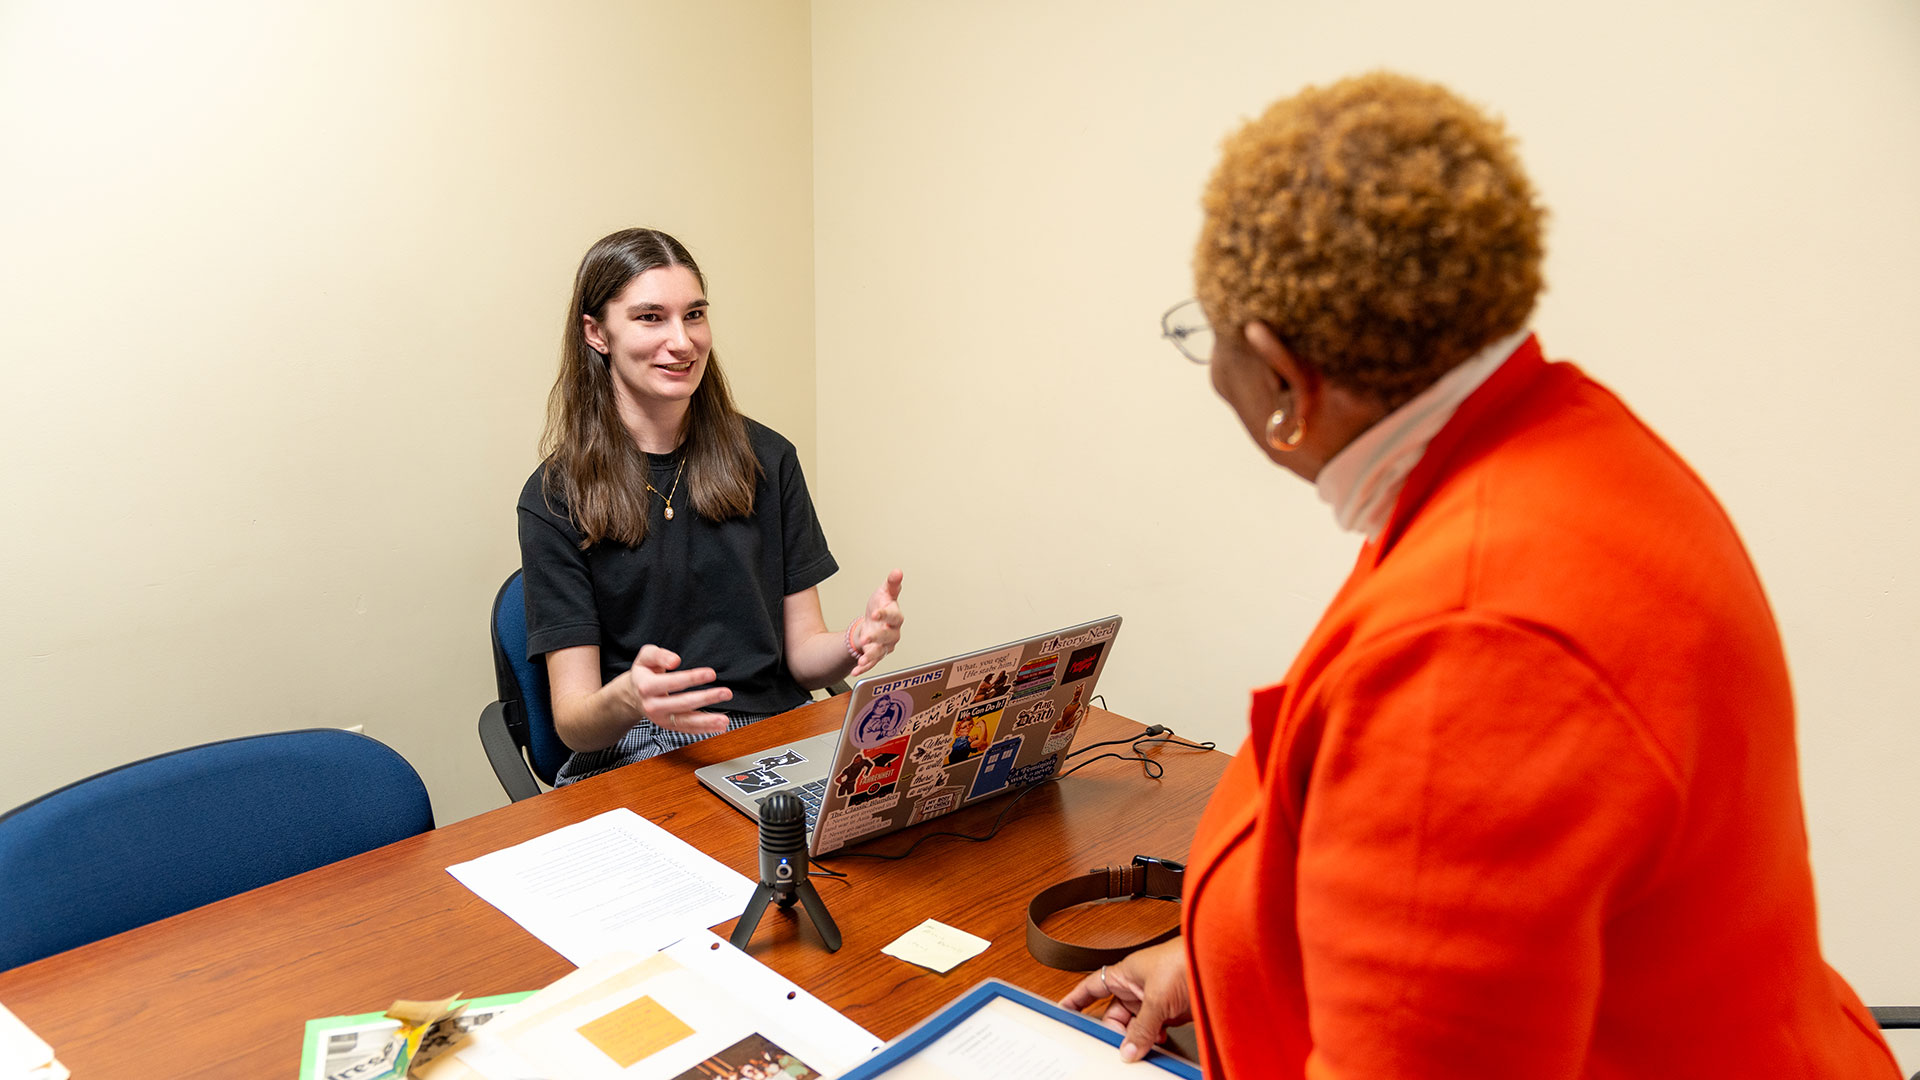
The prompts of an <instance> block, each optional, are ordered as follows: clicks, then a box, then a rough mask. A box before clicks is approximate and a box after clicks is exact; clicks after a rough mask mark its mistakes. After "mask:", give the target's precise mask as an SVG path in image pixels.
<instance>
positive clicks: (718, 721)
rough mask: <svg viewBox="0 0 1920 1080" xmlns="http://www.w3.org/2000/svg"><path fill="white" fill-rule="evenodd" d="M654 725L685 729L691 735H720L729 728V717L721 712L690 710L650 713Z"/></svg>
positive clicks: (668, 728) (672, 729) (673, 729)
mask: <svg viewBox="0 0 1920 1080" xmlns="http://www.w3.org/2000/svg"><path fill="white" fill-rule="evenodd" d="M647 719H649V720H651V721H653V726H654V727H659V728H666V729H667V730H668V731H684V732H686V733H687V734H689V735H718V734H720V733H721V732H723V731H725V730H727V723H728V721H727V718H726V717H725V716H724V715H722V714H720V713H710V712H690V713H661V714H658V715H651V714H650V715H649V716H648V717H647Z"/></svg>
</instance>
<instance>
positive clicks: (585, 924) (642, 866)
mask: <svg viewBox="0 0 1920 1080" xmlns="http://www.w3.org/2000/svg"><path fill="white" fill-rule="evenodd" d="M447 873H449V874H452V875H453V876H454V877H455V878H456V879H457V880H458V881H459V882H460V883H461V884H462V885H465V886H466V887H467V888H469V889H472V890H473V891H474V893H475V894H476V895H478V896H479V897H480V898H481V899H482V900H485V901H486V902H487V903H489V904H492V905H493V906H494V907H497V908H499V909H500V910H501V911H502V912H503V913H505V914H506V915H507V917H508V918H511V919H512V920H513V921H514V922H517V923H519V924H520V925H521V926H522V927H525V928H526V930H527V932H528V933H530V934H532V935H533V936H534V937H537V938H539V939H540V940H541V941H544V942H546V943H547V945H549V946H550V947H552V949H553V951H555V952H557V953H559V954H560V955H561V956H564V957H566V958H567V959H568V960H571V961H572V962H573V963H574V964H576V965H581V966H584V965H586V964H589V963H592V962H593V961H594V960H596V959H598V958H599V957H601V956H605V955H607V954H608V953H611V952H615V951H619V950H628V951H632V952H639V953H646V952H653V951H655V950H657V949H659V948H661V947H662V946H664V945H667V944H668V943H670V942H673V941H675V940H678V939H679V938H682V937H685V936H686V935H687V934H688V933H690V932H692V931H695V930H702V929H705V928H707V927H711V926H713V925H715V924H717V923H723V922H726V921H727V920H728V919H732V918H736V917H738V916H739V914H740V913H741V912H742V911H744V910H745V909H746V906H747V900H748V899H749V898H750V897H751V896H752V895H753V888H754V883H753V882H751V881H749V880H747V878H746V877H744V876H742V875H741V874H738V873H736V872H734V871H733V870H730V869H728V868H727V867H726V866H724V865H722V864H720V863H719V862H717V861H715V860H714V859H713V858H712V857H711V856H709V855H707V854H706V853H705V852H703V851H701V850H699V849H698V848H695V847H694V846H693V845H691V844H689V843H687V842H686V841H684V840H682V839H680V838H679V837H677V836H674V835H673V834H672V833H669V832H668V831H666V830H665V829H662V828H661V827H660V826H658V825H655V824H654V823H653V822H651V821H648V820H647V819H645V818H643V817H641V816H640V815H638V814H636V813H634V812H633V811H631V810H628V809H625V808H622V809H619V810H609V811H607V812H606V813H604V814H601V815H599V816H598V817H592V818H588V819H587V820H586V821H582V822H579V823H577V824H573V825H567V826H564V827H562V828H558V829H555V830H554V831H552V832H550V833H548V834H546V835H545V836H541V837H537V838H535V839H532V840H528V841H527V842H525V843H523V844H516V845H514V846H513V847H510V848H504V849H502V850H500V851H496V852H494V853H492V854H491V855H482V856H481V857H480V858H478V859H474V860H473V861H472V862H464V863H460V864H458V865H455V866H449V867H447Z"/></svg>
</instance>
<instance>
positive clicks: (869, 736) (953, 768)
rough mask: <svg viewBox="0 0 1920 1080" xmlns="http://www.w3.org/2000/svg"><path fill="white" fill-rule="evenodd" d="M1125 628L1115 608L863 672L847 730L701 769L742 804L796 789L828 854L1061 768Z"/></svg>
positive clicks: (813, 840)
mask: <svg viewBox="0 0 1920 1080" xmlns="http://www.w3.org/2000/svg"><path fill="white" fill-rule="evenodd" d="M1119 631H1120V617H1119V616H1117V615H1115V616H1111V617H1109V618H1105V619H1099V620H1096V621H1094V622H1090V623H1082V624H1081V625H1079V626H1070V627H1067V628H1066V629H1064V630H1055V631H1053V632H1051V633H1046V634H1036V635H1034V636H1033V637H1029V638H1022V639H1021V640H1019V641H1014V642H1009V643H1008V644H1005V645H996V646H994V647H993V648H991V649H981V650H979V651H978V652H970V653H966V654H964V655H962V656H953V657H949V658H947V659H945V660H941V661H939V662H938V663H932V664H922V665H920V666H919V667H914V668H908V669H906V670H904V671H895V672H891V673H889V674H886V675H878V676H870V677H868V678H865V679H862V680H860V682H859V683H858V684H857V685H855V686H854V688H853V694H852V697H851V699H850V700H849V701H848V703H847V716H846V719H845V720H843V721H842V722H841V724H840V730H839V731H837V732H830V733H828V734H825V735H816V736H814V737H813V738H810V739H802V740H800V741H798V742H794V743H783V744H779V745H776V746H770V747H768V748H766V749H765V750H761V751H758V752H756V753H752V754H746V755H743V756H741V757H737V758H733V759H731V760H728V761H722V762H718V763H716V764H713V765H708V766H706V767H705V768H701V769H697V770H695V771H694V775H695V776H697V777H699V778H700V782H701V783H703V784H705V785H706V786H707V787H709V788H711V789H712V790H713V791H715V792H717V793H718V794H719V795H720V796H721V797H722V798H724V799H726V800H727V801H728V802H730V803H732V804H733V805H734V806H735V807H736V808H738V809H739V810H740V811H741V812H742V813H744V814H746V815H748V816H749V817H753V818H755V819H756V820H757V819H758V818H759V807H758V805H757V804H758V803H759V801H760V800H762V799H764V798H766V797H767V796H769V795H772V794H773V793H774V792H776V791H792V792H794V793H795V794H796V795H798V796H800V799H801V802H803V803H804V804H805V805H806V807H807V851H808V853H809V854H812V855H815V856H819V855H825V854H827V853H829V852H833V851H837V850H839V849H841V848H843V847H846V846H848V845H850V844H853V843H857V842H861V841H866V840H871V839H874V838H875V837H879V836H884V835H886V834H887V833H890V832H895V831H897V830H899V829H904V828H906V827H907V826H909V825H917V824H919V823H920V822H922V821H930V820H932V819H934V818H937V817H940V816H941V815H943V814H949V813H952V812H953V811H955V810H958V809H959V808H960V807H962V806H967V805H970V804H972V803H976V802H979V801H981V800H983V799H990V798H993V797H994V796H996V795H1000V794H1004V793H1006V792H1009V791H1014V790H1017V789H1019V788H1023V787H1026V786H1028V785H1030V784H1037V783H1039V782H1040V781H1042V780H1047V779H1051V778H1052V777H1053V775H1054V774H1055V773H1057V772H1059V771H1060V763H1061V762H1062V761H1063V760H1064V759H1065V758H1066V755H1067V751H1068V749H1070V748H1071V747H1072V745H1073V737H1074V734H1075V733H1076V732H1078V731H1079V730H1080V726H1081V722H1082V721H1084V720H1085V719H1086V717H1087V712H1088V708H1089V705H1090V703H1091V702H1092V700H1093V688H1094V686H1095V684H1096V683H1098V682H1099V680H1100V672H1101V671H1102V670H1104V669H1105V668H1106V664H1107V656H1108V654H1109V653H1110V652H1111V651H1112V645H1113V639H1114V637H1115V636H1116V635H1117V634H1118V633H1119Z"/></svg>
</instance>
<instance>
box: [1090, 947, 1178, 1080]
mask: <svg viewBox="0 0 1920 1080" xmlns="http://www.w3.org/2000/svg"><path fill="white" fill-rule="evenodd" d="M1105 997H1111V998H1112V999H1113V1001H1112V1003H1111V1004H1109V1005H1108V1006H1107V1011H1106V1013H1105V1015H1103V1016H1102V1017H1101V1018H1100V1021H1101V1023H1103V1024H1105V1025H1107V1026H1108V1027H1110V1028H1112V1029H1113V1030H1115V1031H1118V1032H1120V1033H1121V1034H1123V1035H1125V1036H1126V1037H1127V1038H1126V1041H1125V1042H1123V1043H1121V1044H1120V1056H1121V1058H1123V1059H1124V1060H1127V1061H1138V1060H1140V1059H1141V1058H1143V1057H1146V1056H1147V1051H1148V1050H1151V1049H1153V1047H1154V1045H1155V1044H1156V1043H1158V1042H1160V1040H1161V1039H1162V1038H1163V1037H1164V1036H1165V1034H1166V1030H1167V1028H1168V1027H1169V1026H1171V1025H1176V1024H1184V1023H1186V1022H1187V1021H1188V1020H1191V1019H1193V1016H1192V1012H1193V991H1192V989H1191V986H1190V984H1189V983H1188V981H1187V950H1186V944H1185V943H1184V942H1183V941H1181V939H1179V938H1174V939H1173V940H1172V941H1163V942H1161V943H1160V944H1158V945H1151V946H1148V947H1147V948H1144V949H1141V950H1139V951H1137V952H1132V953H1129V954H1127V956H1126V958H1125V959H1123V960H1121V961H1120V962H1119V963H1117V964H1108V965H1107V966H1106V967H1103V968H1101V969H1100V970H1099V971H1096V972H1094V973H1093V974H1091V975H1089V976H1087V977H1086V978H1084V979H1082V980H1080V985H1079V986H1076V987H1074V988H1073V989H1072V990H1071V991H1069V992H1068V993H1067V996H1066V997H1063V998H1061V999H1060V1006H1061V1007H1062V1008H1066V1009H1072V1010H1073V1011H1075V1012H1079V1011H1080V1010H1082V1009H1085V1008H1086V1007H1087V1006H1089V1005H1092V1004H1093V1003H1094V1002H1097V1001H1099V1000H1100V999H1101V998H1105Z"/></svg>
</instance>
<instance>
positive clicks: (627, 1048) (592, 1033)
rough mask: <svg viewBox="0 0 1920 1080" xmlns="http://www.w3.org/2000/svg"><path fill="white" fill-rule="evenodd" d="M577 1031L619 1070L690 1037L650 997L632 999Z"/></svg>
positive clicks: (685, 1028)
mask: <svg viewBox="0 0 1920 1080" xmlns="http://www.w3.org/2000/svg"><path fill="white" fill-rule="evenodd" d="M577 1030H578V1031H579V1032H580V1034H581V1036H582V1037H583V1038H585V1039H586V1040H587V1041H588V1042H590V1043H592V1044H593V1045H594V1046H595V1047H596V1048H598V1049H599V1051H600V1052H601V1053H603V1054H605V1055H607V1056H608V1057H610V1058H612V1059H613V1061H614V1064H616V1065H618V1066H620V1067H621V1068H623V1069H625V1068H629V1067H631V1066H632V1065H633V1063H634V1062H636V1061H640V1060H642V1059H644V1058H647V1057H650V1056H652V1055H653V1054H656V1053H658V1052H659V1051H661V1050H664V1049H666V1048H667V1047H669V1046H672V1045H673V1044H674V1043H677V1042H679V1041H680V1040H681V1039H684V1038H686V1037H687V1036H689V1035H691V1034H693V1028H691V1027H689V1026H687V1022H686V1021H684V1020H682V1019H680V1018H679V1017H677V1016H675V1015H673V1014H672V1013H670V1012H668V1011H667V1009H666V1006H664V1005H662V1004H660V1003H659V1002H657V1001H655V1000H653V999H652V998H650V997H638V998H635V999H633V1000H632V1001H629V1002H627V1003H626V1004H625V1005H622V1006H620V1007H619V1008H617V1009H615V1010H613V1011H612V1012H610V1013H608V1014H607V1015H605V1016H602V1017H600V1018H599V1019H597V1020H592V1021H589V1022H587V1023H586V1024H583V1025H581V1026H580V1027H579V1028H578V1029H577Z"/></svg>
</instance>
